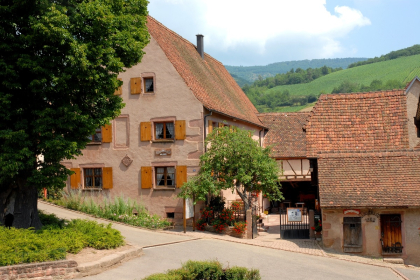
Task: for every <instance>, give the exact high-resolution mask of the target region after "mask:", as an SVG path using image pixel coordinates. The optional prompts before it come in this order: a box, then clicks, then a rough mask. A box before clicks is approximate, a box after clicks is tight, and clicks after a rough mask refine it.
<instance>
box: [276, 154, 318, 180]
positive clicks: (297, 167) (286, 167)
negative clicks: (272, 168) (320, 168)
mask: <svg viewBox="0 0 420 280" xmlns="http://www.w3.org/2000/svg"><path fill="white" fill-rule="evenodd" d="M278 164H279V167H280V169H281V170H283V174H282V175H281V176H280V179H281V180H286V181H310V180H311V172H310V171H309V160H308V159H283V160H278Z"/></svg>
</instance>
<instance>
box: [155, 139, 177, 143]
mask: <svg viewBox="0 0 420 280" xmlns="http://www.w3.org/2000/svg"><path fill="white" fill-rule="evenodd" d="M174 142H175V139H158V140H152V143H174Z"/></svg>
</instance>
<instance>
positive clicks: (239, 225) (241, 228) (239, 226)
mask: <svg viewBox="0 0 420 280" xmlns="http://www.w3.org/2000/svg"><path fill="white" fill-rule="evenodd" d="M232 230H233V231H234V232H236V233H237V234H243V233H244V232H245V231H246V222H236V223H235V224H234V225H233V229H232Z"/></svg>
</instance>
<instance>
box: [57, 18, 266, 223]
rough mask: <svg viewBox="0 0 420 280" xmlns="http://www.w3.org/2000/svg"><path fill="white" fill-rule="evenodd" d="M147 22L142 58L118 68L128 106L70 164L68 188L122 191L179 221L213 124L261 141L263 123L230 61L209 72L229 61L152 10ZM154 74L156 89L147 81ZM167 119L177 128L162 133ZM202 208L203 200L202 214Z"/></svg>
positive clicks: (120, 92) (110, 194) (101, 192)
mask: <svg viewBox="0 0 420 280" xmlns="http://www.w3.org/2000/svg"><path fill="white" fill-rule="evenodd" d="M148 28H149V31H150V34H151V40H150V43H149V44H148V45H147V46H146V47H145V49H144V51H145V53H146V54H145V55H144V57H143V59H142V61H141V63H139V64H137V65H135V66H134V67H132V68H130V69H126V71H125V72H123V73H120V74H119V76H118V77H119V79H120V80H121V81H122V82H123V85H122V87H121V89H119V90H118V91H116V93H115V94H117V95H119V96H120V97H121V98H122V99H123V102H124V103H125V107H124V108H123V109H122V111H121V114H120V116H118V117H117V118H116V119H114V120H112V122H111V125H110V126H107V127H106V129H105V130H104V129H102V137H103V139H105V138H106V141H104V140H102V141H97V142H92V143H90V144H88V145H87V147H86V149H84V150H83V155H82V156H80V157H78V158H77V159H75V160H71V161H66V162H63V164H64V165H65V166H66V167H67V168H70V169H72V170H73V171H75V172H76V174H75V175H72V176H71V178H70V179H69V180H68V182H67V185H68V190H71V189H78V190H81V191H82V192H84V193H86V194H89V195H91V194H92V195H94V196H101V195H103V196H106V197H115V196H119V195H123V196H124V197H126V198H130V199H133V200H135V201H138V202H140V203H142V204H143V205H144V206H145V207H146V208H147V209H148V210H149V211H150V212H151V213H154V214H158V215H160V216H162V217H165V218H169V219H170V220H173V221H175V222H177V223H179V222H180V221H181V220H182V218H183V214H182V212H183V201H182V200H181V199H178V198H177V195H178V194H179V192H180V190H179V187H181V186H182V184H183V183H184V182H185V181H186V180H187V179H188V177H190V176H193V175H195V174H197V172H198V171H199V157H200V155H201V154H202V153H203V152H204V150H205V147H204V140H205V137H206V135H207V134H208V133H209V132H210V130H211V127H212V126H213V124H215V125H216V127H217V125H218V124H219V123H220V124H223V125H230V126H236V127H239V128H242V129H246V130H249V131H250V133H251V134H252V137H253V138H254V139H255V140H257V141H263V139H262V138H263V135H262V134H263V133H262V134H261V138H260V131H261V130H262V129H263V125H262V124H261V123H260V122H259V120H258V118H257V116H256V114H254V115H253V114H250V113H249V112H254V111H255V113H256V112H257V111H256V109H255V107H253V105H252V104H251V103H250V101H249V100H248V99H247V97H246V96H245V94H244V93H243V92H242V90H241V89H240V88H239V86H237V84H236V83H235V82H234V80H233V78H232V77H231V76H230V75H229V74H228V72H227V71H226V69H224V68H221V69H220V70H218V73H217V74H218V75H217V76H216V75H213V76H211V75H208V74H207V73H205V71H209V73H210V72H212V71H214V68H216V67H223V65H221V63H220V62H218V61H216V60H215V59H213V58H211V57H210V56H208V55H207V54H206V55H205V57H204V59H202V58H201V57H200V56H199V54H198V52H197V51H196V49H195V46H194V45H192V44H191V43H189V42H187V41H185V39H183V38H181V37H180V36H179V35H177V34H175V33H174V32H172V31H170V30H169V29H167V28H166V27H164V26H163V25H161V24H160V23H158V22H157V21H156V20H154V19H153V18H151V17H149V18H148ZM168 42H172V43H174V45H173V46H171V45H169V44H168ZM180 44H182V46H180ZM187 67H200V70H201V71H203V72H202V73H201V72H200V73H197V72H188V71H187V70H188V69H186V68H187ZM194 75H195V76H194ZM197 75H199V76H197ZM151 81H153V88H152V90H150V88H147V86H148V85H150V82H151ZM233 83H234V84H233ZM217 91H220V92H217ZM233 104H235V105H233ZM224 111H226V112H228V113H229V114H231V115H229V114H226V113H221V112H224ZM246 116H249V117H248V118H247V117H246ZM161 124H165V126H166V125H168V126H171V127H172V132H170V131H171V128H168V129H166V130H165V131H166V133H169V132H170V133H169V135H172V136H171V137H166V136H165V137H164V138H168V139H158V138H160V136H159V137H158V125H161ZM93 170H102V180H103V182H102V185H101V186H100V187H91V186H89V185H88V184H89V183H87V182H88V181H86V180H90V179H89V178H88V177H89V176H91V175H90V174H89V172H92V171H93ZM161 170H164V172H165V173H164V174H165V175H161V173H159V172H161ZM98 172H100V171H98ZM165 176H166V177H165ZM161 178H163V179H161ZM94 179H95V178H94V177H93V175H92V180H94ZM163 180H165V184H164V185H163V186H162V181H163ZM169 182H170V183H169ZM199 210H200V207H196V211H197V213H196V214H197V216H198V211H199Z"/></svg>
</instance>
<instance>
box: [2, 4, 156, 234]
mask: <svg viewBox="0 0 420 280" xmlns="http://www.w3.org/2000/svg"><path fill="white" fill-rule="evenodd" d="M147 3H148V2H147V0H130V1H126V0H54V1H53V0H5V1H1V3H0V81H1V82H0V119H1V120H2V121H1V122H0V201H1V202H0V223H2V220H4V216H3V215H5V214H7V213H12V212H19V211H20V212H21V213H22V214H21V215H20V216H22V219H24V220H25V221H24V222H23V221H19V220H16V218H17V216H15V222H14V225H15V226H18V227H28V226H37V227H39V224H37V222H36V221H35V220H37V214H36V211H34V208H36V198H35V200H34V199H33V198H31V199H30V201H29V200H28V197H27V196H28V195H29V194H30V195H31V197H33V193H34V192H35V193H36V188H41V187H48V186H52V185H63V182H64V180H65V179H66V178H67V176H68V175H69V174H70V172H69V171H68V170H67V169H66V168H65V167H64V166H63V165H61V164H60V161H61V160H63V159H70V158H73V157H74V156H77V155H80V154H81V150H82V149H83V148H84V147H85V145H86V143H87V142H88V141H89V140H88V139H87V136H88V135H89V134H93V133H94V131H95V129H96V128H98V127H100V126H102V125H104V124H106V123H107V122H109V120H111V119H113V118H115V117H116V116H118V114H119V112H120V110H121V108H122V107H123V105H124V104H123V103H122V99H121V98H120V97H118V96H114V95H113V93H114V91H115V90H116V89H117V88H118V87H119V86H120V85H121V82H120V81H118V80H117V75H118V73H119V72H122V71H123V70H124V68H125V67H131V66H133V65H135V64H137V63H138V62H139V61H140V60H141V58H142V56H143V54H144V53H143V51H142V49H143V48H144V47H145V46H146V44H147V43H148V42H149V34H148V32H147V29H146V26H145V25H146V20H147V17H146V16H147ZM39 155H43V157H44V160H43V161H41V160H38V159H37V156H39ZM19 203H20V204H19ZM22 203H23V204H22ZM33 204H35V206H33ZM13 205H14V206H13ZM17 205H26V207H27V208H28V209H29V210H28V211H29V212H30V213H29V212H28V211H26V210H22V209H18V208H19V207H21V206H19V207H18V206H17ZM28 215H29V216H28Z"/></svg>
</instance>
